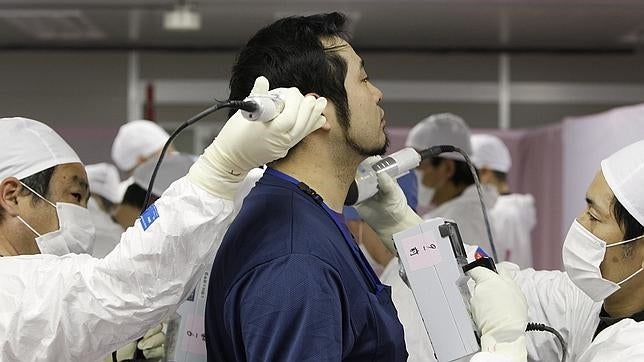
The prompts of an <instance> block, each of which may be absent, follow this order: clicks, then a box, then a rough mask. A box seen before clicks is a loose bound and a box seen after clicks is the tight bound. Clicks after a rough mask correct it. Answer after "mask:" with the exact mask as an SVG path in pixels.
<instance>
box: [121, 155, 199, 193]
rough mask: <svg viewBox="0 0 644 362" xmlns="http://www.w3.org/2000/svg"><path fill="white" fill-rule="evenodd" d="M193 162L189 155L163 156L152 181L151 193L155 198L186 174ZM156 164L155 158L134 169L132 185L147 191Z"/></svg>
mask: <svg viewBox="0 0 644 362" xmlns="http://www.w3.org/2000/svg"><path fill="white" fill-rule="evenodd" d="M194 162H195V161H194V158H193V157H192V156H190V155H185V154H181V153H171V154H167V155H165V157H164V158H163V162H161V167H160V168H159V171H158V172H157V177H156V179H155V180H154V186H153V187H152V193H153V194H154V195H156V196H161V194H163V192H164V191H165V190H166V189H167V188H168V187H170V184H172V183H173V182H175V181H176V180H178V179H180V178H181V177H183V176H185V175H186V174H188V170H189V169H190V166H192V164H193V163H194ZM156 164H157V158H156V157H153V158H151V159H149V160H147V161H145V162H144V163H142V164H141V165H140V166H138V167H137V168H135V169H134V175H133V178H134V183H135V184H137V185H138V186H139V187H141V188H142V189H145V190H147V189H148V184H149V183H150V179H151V178H152V173H153V172H154V167H155V166H156Z"/></svg>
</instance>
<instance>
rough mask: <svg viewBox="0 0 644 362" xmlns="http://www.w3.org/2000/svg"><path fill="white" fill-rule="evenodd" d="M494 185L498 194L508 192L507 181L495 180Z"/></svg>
mask: <svg viewBox="0 0 644 362" xmlns="http://www.w3.org/2000/svg"><path fill="white" fill-rule="evenodd" d="M493 185H494V186H495V187H496V190H497V191H498V192H499V195H507V194H509V193H510V186H508V183H507V182H503V181H497V182H494V184H493Z"/></svg>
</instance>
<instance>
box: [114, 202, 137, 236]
mask: <svg viewBox="0 0 644 362" xmlns="http://www.w3.org/2000/svg"><path fill="white" fill-rule="evenodd" d="M139 213H140V212H139V210H138V209H137V208H136V207H134V206H131V205H127V204H121V205H119V206H118V208H117V209H116V211H115V212H114V216H113V217H114V221H116V223H117V224H119V225H121V227H122V228H123V230H125V229H127V228H129V227H130V226H132V225H134V222H135V221H136V218H138V217H139Z"/></svg>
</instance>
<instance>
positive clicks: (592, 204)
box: [586, 196, 605, 214]
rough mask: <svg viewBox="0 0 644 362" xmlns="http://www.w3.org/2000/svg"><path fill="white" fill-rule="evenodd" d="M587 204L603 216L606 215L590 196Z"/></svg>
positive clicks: (587, 197)
mask: <svg viewBox="0 0 644 362" xmlns="http://www.w3.org/2000/svg"><path fill="white" fill-rule="evenodd" d="M586 204H588V206H589V207H591V208H593V209H595V210H597V211H599V212H600V213H602V214H605V211H604V210H602V209H601V208H600V207H599V205H597V203H596V202H595V200H593V199H591V198H590V196H586Z"/></svg>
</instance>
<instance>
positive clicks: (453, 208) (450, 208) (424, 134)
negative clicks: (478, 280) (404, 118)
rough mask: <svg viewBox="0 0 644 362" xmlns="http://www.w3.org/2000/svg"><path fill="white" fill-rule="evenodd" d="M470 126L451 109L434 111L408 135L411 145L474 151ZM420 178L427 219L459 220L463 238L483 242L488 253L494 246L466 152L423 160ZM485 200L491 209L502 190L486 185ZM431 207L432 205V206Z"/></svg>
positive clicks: (420, 196) (418, 170)
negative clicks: (439, 112)
mask: <svg viewBox="0 0 644 362" xmlns="http://www.w3.org/2000/svg"><path fill="white" fill-rule="evenodd" d="M470 137H471V135H470V129H469V127H468V126H467V125H466V124H465V121H463V119H462V118H461V117H459V116H456V115H454V114H451V113H441V114H435V115H431V116H429V117H427V118H425V119H424V120H422V121H420V122H419V123H418V124H417V125H416V126H414V127H413V128H412V129H411V131H409V135H408V136H407V141H406V145H407V147H413V148H414V149H416V150H419V151H420V150H424V149H427V148H429V147H432V146H438V145H450V146H456V147H458V148H460V149H462V150H463V151H465V153H467V154H468V155H471V154H472V144H471V142H470ZM415 172H416V177H417V179H418V211H420V212H422V211H427V210H429V212H425V213H424V214H423V213H421V215H422V217H423V219H425V220H427V219H431V218H434V217H443V218H446V219H451V220H453V221H455V222H456V223H457V224H458V228H459V230H460V232H461V236H462V238H463V242H465V243H467V244H470V245H479V246H481V247H482V248H483V249H484V250H486V251H487V252H488V253H489V252H490V249H491V248H490V246H489V243H488V240H487V232H486V229H485V223H484V221H483V215H482V213H481V204H480V201H479V196H478V193H477V191H476V186H475V185H474V176H472V172H471V171H470V168H469V166H468V165H467V163H466V162H465V160H464V158H463V156H462V155H460V154H459V153H456V152H449V153H443V154H441V155H439V156H438V157H432V158H430V159H427V160H423V161H422V162H421V163H420V165H419V166H418V167H417V168H416V170H415ZM482 192H483V202H484V203H485V206H486V207H487V208H488V209H491V208H493V207H494V204H495V203H496V200H497V197H498V193H497V191H496V189H494V188H493V187H491V186H489V185H483V187H482ZM428 207H429V209H428Z"/></svg>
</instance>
